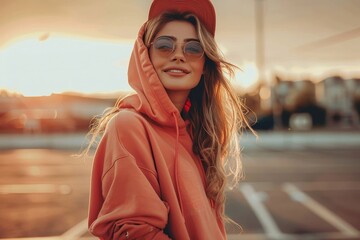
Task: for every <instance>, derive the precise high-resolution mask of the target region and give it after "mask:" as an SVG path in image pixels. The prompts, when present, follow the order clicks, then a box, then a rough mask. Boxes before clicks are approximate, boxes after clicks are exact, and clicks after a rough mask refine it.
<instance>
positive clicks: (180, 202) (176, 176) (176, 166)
mask: <svg viewBox="0 0 360 240" xmlns="http://www.w3.org/2000/svg"><path fill="white" fill-rule="evenodd" d="M172 115H173V117H174V120H175V127H176V145H175V158H174V172H175V185H176V191H177V194H178V199H179V205H180V210H181V213H182V212H183V207H182V199H181V193H180V186H179V180H178V175H179V174H178V165H179V163H178V162H179V160H178V159H179V156H178V155H179V124H178V120H177V117H176V114H175V113H172Z"/></svg>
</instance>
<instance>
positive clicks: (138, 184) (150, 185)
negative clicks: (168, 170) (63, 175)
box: [89, 119, 170, 240]
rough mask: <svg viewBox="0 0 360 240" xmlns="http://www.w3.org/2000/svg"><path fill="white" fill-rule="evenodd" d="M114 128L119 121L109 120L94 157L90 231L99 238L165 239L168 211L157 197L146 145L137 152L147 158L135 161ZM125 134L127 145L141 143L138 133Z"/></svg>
mask: <svg viewBox="0 0 360 240" xmlns="http://www.w3.org/2000/svg"><path fill="white" fill-rule="evenodd" d="M124 120H126V119H124ZM127 121H128V119H127ZM127 121H126V122H127ZM120 122H122V121H121V120H120ZM133 124H134V123H132V124H131V125H133ZM117 125H119V119H117V120H114V121H113V120H111V121H110V123H109V126H108V128H107V130H106V132H105V134H104V136H103V138H102V140H101V142H100V144H99V146H98V149H97V152H96V155H95V158H94V164H93V171H92V180H91V190H90V206H89V228H90V232H91V233H92V234H94V235H95V236H98V237H100V238H101V239H144V240H146V239H161V240H163V239H164V240H168V239H170V238H169V237H168V236H167V235H166V234H165V233H164V232H163V229H164V228H165V226H166V224H167V221H168V213H169V209H168V206H167V203H166V202H163V201H162V200H161V198H160V187H159V184H158V181H157V176H156V172H155V170H154V169H155V168H152V167H151V166H152V165H153V160H152V158H151V152H149V151H148V150H149V149H148V147H147V146H146V144H144V143H143V144H142V145H138V146H137V149H138V151H143V154H141V156H143V157H144V158H150V159H140V160H139V159H135V158H134V156H133V154H131V153H129V152H128V150H127V149H126V148H125V147H124V144H123V143H122V142H121V141H120V140H119V139H121V138H119V136H118V134H117V133H118V131H117ZM132 127H134V126H132ZM124 132H129V134H128V135H127V139H128V140H129V141H130V142H131V141H134V140H136V141H139V140H141V139H139V136H138V133H137V134H135V135H136V136H135V135H134V136H132V133H130V132H131V130H125V131H124ZM131 138H136V139H131ZM140 138H141V137H140ZM139 144H140V143H139ZM137 156H139V155H138V154H137ZM139 162H141V163H143V162H144V164H139Z"/></svg>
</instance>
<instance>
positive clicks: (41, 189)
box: [0, 184, 71, 195]
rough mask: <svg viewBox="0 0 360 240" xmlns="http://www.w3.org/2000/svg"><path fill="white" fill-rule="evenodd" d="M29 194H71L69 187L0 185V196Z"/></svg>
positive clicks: (53, 185)
mask: <svg viewBox="0 0 360 240" xmlns="http://www.w3.org/2000/svg"><path fill="white" fill-rule="evenodd" d="M30 193H59V194H63V195H67V194H70V193H71V187H70V186H69V185H64V184H63V185H55V184H7V185H0V194H30Z"/></svg>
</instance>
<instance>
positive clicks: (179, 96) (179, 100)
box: [166, 90, 190, 113]
mask: <svg viewBox="0 0 360 240" xmlns="http://www.w3.org/2000/svg"><path fill="white" fill-rule="evenodd" d="M166 92H167V94H168V96H169V98H170V100H171V102H172V103H173V104H174V105H175V107H176V108H177V109H178V110H179V112H180V113H181V111H182V109H183V108H184V105H185V102H186V100H187V98H188V96H189V92H190V91H189V90H184V91H179V90H176V91H171V90H166Z"/></svg>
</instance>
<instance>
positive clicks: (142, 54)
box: [119, 24, 186, 129]
mask: <svg viewBox="0 0 360 240" xmlns="http://www.w3.org/2000/svg"><path fill="white" fill-rule="evenodd" d="M144 32H145V24H144V25H143V26H142V27H141V29H140V31H139V33H138V36H137V39H136V41H135V45H134V48H133V51H132V54H131V58H130V62H129V69H128V81H129V84H130V86H131V87H132V88H133V89H134V90H135V91H136V94H134V95H131V96H128V97H126V98H125V99H123V101H121V103H120V105H119V107H120V108H132V109H134V110H136V111H137V112H139V113H141V114H143V115H145V116H147V117H148V118H150V119H152V120H153V121H155V122H156V123H158V124H159V125H161V126H166V127H179V129H183V128H184V127H185V125H186V124H185V122H184V120H183V119H182V118H181V116H180V113H179V111H178V109H177V108H176V107H175V105H174V104H173V103H172V102H171V100H170V98H169V96H168V95H167V93H166V90H165V88H164V86H163V85H162V83H161V81H160V79H159V77H158V75H157V73H156V72H155V69H154V67H153V65H152V63H151V61H150V57H149V51H148V48H147V46H145V44H144V42H143V36H144ZM174 118H175V121H174ZM176 125H178V126H176Z"/></svg>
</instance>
